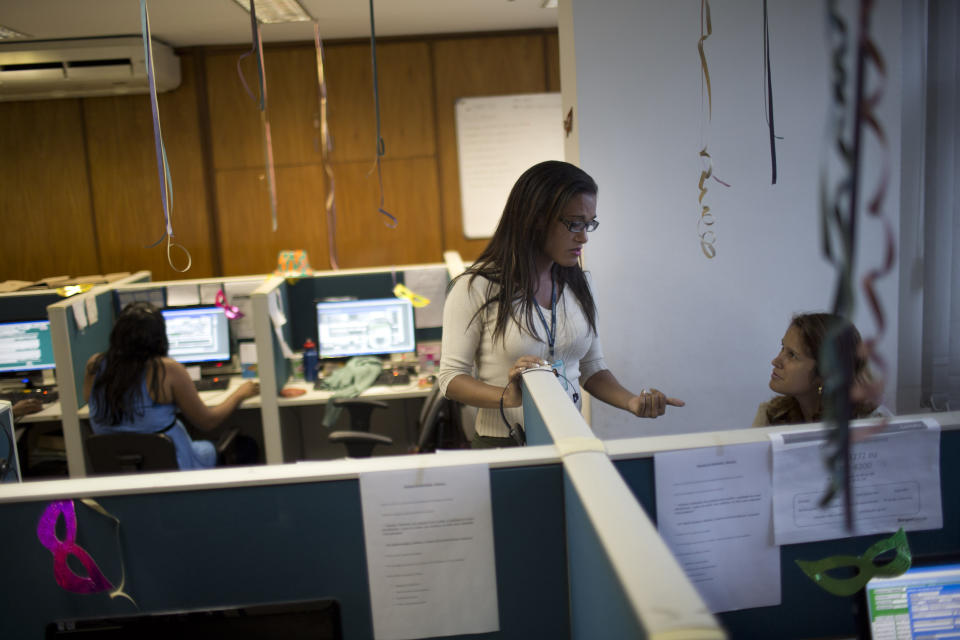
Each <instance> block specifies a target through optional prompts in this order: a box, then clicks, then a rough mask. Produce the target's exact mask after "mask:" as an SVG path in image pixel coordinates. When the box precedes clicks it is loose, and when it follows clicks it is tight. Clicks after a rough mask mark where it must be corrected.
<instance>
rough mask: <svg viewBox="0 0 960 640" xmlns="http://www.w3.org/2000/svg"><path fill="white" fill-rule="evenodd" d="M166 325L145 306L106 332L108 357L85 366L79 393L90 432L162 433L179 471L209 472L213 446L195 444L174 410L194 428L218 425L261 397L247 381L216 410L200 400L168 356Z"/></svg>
mask: <svg viewBox="0 0 960 640" xmlns="http://www.w3.org/2000/svg"><path fill="white" fill-rule="evenodd" d="M168 348H169V345H168V343H167V332H166V323H165V322H164V320H163V315H162V314H161V313H160V310H159V309H157V308H156V307H154V306H153V305H151V304H149V303H147V302H133V303H131V304H129V305H127V306H126V307H125V308H124V310H123V311H122V312H121V313H120V316H119V317H118V318H117V322H116V324H115V325H114V326H113V330H112V331H111V332H110V346H109V348H108V349H107V351H106V353H99V354H96V355H94V356H93V357H92V358H90V360H89V361H88V362H87V370H86V377H85V379H84V384H83V395H84V397H85V398H86V399H87V402H88V403H89V404H90V426H91V427H92V428H93V431H94V433H110V432H113V431H132V432H137V433H157V432H161V433H165V434H166V435H167V436H168V437H169V438H170V439H171V440H173V443H174V445H175V447H176V450H177V465H178V466H179V467H180V468H181V469H207V468H210V467H213V466H214V465H216V463H217V453H216V449H215V447H214V444H213V443H212V442H210V441H207V440H200V441H196V442H194V441H193V440H192V439H191V438H190V435H189V434H188V433H187V430H186V428H185V427H184V426H183V423H182V422H181V421H180V420H178V419H177V415H176V414H177V411H178V410H179V411H181V412H183V415H184V416H186V418H187V420H189V421H190V423H191V424H193V425H195V426H196V427H197V428H199V429H202V430H204V431H209V430H212V429H215V428H216V427H218V426H219V425H220V424H221V423H222V422H223V421H224V420H225V419H226V418H227V417H228V416H229V415H230V414H231V413H233V411H234V410H235V409H236V408H237V407H238V406H240V403H241V402H243V401H244V400H246V399H247V398H250V397H253V396H255V395H257V394H259V393H260V385H259V384H257V383H255V382H251V381H247V382H244V383H243V384H242V385H241V386H240V387H239V388H238V389H237V390H236V391H234V392H233V393H232V394H230V396H229V397H228V398H227V399H226V400H224V401H223V402H221V403H220V404H219V405H217V406H215V407H208V406H207V405H206V404H204V403H203V400H201V399H200V394H198V393H197V390H196V388H195V387H194V385H193V381H192V380H191V379H190V374H189V373H187V370H186V368H185V367H184V366H183V365H182V364H180V363H179V362H176V361H175V360H172V359H171V358H168V357H167V350H168Z"/></svg>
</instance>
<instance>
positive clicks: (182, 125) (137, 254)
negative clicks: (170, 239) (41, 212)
mask: <svg viewBox="0 0 960 640" xmlns="http://www.w3.org/2000/svg"><path fill="white" fill-rule="evenodd" d="M181 74H182V80H181V84H180V87H179V88H178V89H176V90H175V91H171V92H168V93H162V94H160V95H159V96H158V106H159V111H160V123H161V125H162V129H163V139H164V146H165V148H166V151H167V160H168V162H169V165H170V175H171V182H172V186H173V201H172V203H173V208H172V213H171V220H172V221H173V230H174V234H175V240H176V242H177V243H179V244H181V245H183V246H184V247H186V248H187V250H188V251H189V252H190V254H191V256H192V259H193V265H192V267H191V268H190V270H189V271H188V272H186V273H179V272H177V271H176V270H174V269H173V268H172V267H171V266H170V265H169V263H168V262H167V253H166V242H163V243H161V244H160V245H158V246H156V247H151V248H147V245H150V244H152V243H153V242H155V241H156V240H157V239H158V238H159V237H160V236H161V235H162V234H163V232H164V229H165V222H164V215H163V206H162V203H161V200H160V182H159V178H158V174H157V159H156V150H155V146H154V135H153V115H152V113H151V110H150V98H149V96H146V95H137V96H121V97H110V98H85V99H84V101H83V102H84V121H85V126H86V131H87V153H88V155H89V160H90V162H89V166H90V183H91V186H92V189H93V202H94V211H95V212H96V229H97V238H98V239H99V242H100V249H101V254H102V256H103V258H102V263H103V269H104V270H105V271H107V272H112V271H137V270H140V269H149V270H150V271H151V272H152V273H153V279H154V280H168V279H177V278H206V277H209V276H212V275H214V265H213V261H212V257H211V253H212V252H211V249H212V247H211V233H210V214H209V212H208V211H207V192H206V183H205V180H204V168H203V160H202V152H201V148H200V130H199V123H198V119H197V96H196V83H195V79H194V72H193V62H192V59H191V58H190V56H189V55H187V56H184V55H181ZM171 255H172V258H173V263H174V265H176V266H177V267H178V268H180V269H182V268H184V267H185V266H186V256H185V255H184V254H183V253H182V252H181V251H179V250H174V251H173V252H172V254H171Z"/></svg>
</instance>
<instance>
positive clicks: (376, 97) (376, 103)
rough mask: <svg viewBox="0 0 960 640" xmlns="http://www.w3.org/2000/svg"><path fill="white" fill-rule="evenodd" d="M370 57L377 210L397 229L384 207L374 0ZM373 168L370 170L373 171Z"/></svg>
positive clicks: (392, 216) (371, 0) (384, 222)
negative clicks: (377, 196)
mask: <svg viewBox="0 0 960 640" xmlns="http://www.w3.org/2000/svg"><path fill="white" fill-rule="evenodd" d="M370 57H371V59H372V64H373V107H374V112H375V113H376V118H377V156H376V159H375V160H374V165H375V166H374V167H373V169H376V170H377V182H378V183H379V185H380V206H379V207H378V208H377V211H378V212H380V213H381V214H383V215H384V216H386V217H387V220H384V221H383V224H384V226H385V227H387V228H389V229H396V228H397V225H399V224H400V222H399V221H398V220H397V218H396V216H394V215H393V214H392V213H390V212H389V211H387V210H386V209H384V208H383V207H384V196H383V169H382V167H381V166H380V158H382V157H383V156H384V155H385V154H386V153H387V147H386V144H384V142H383V137H382V136H381V135H380V89H379V83H378V82H377V30H376V27H375V25H374V19H373V0H370ZM373 169H371V170H370V171H371V173H372V172H373Z"/></svg>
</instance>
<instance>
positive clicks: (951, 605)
mask: <svg viewBox="0 0 960 640" xmlns="http://www.w3.org/2000/svg"><path fill="white" fill-rule="evenodd" d="M864 596H865V597H866V613H867V617H868V623H869V626H870V637H871V638H873V639H874V640H877V639H879V638H904V639H909V640H921V639H932V638H958V637H960V558H956V559H952V560H951V561H950V562H949V563H945V564H925V565H923V566H914V567H913V568H911V569H910V570H909V571H907V572H906V573H904V574H903V575H902V576H897V577H896V578H873V579H871V580H870V581H869V582H867V586H866V587H865V588H864Z"/></svg>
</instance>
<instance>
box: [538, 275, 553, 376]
mask: <svg viewBox="0 0 960 640" xmlns="http://www.w3.org/2000/svg"><path fill="white" fill-rule="evenodd" d="M534 302H536V300H534ZM537 315H539V316H540V322H542V323H543V330H544V331H546V332H547V345H548V346H549V347H550V362H551V363H552V362H553V345H554V344H555V343H556V340H557V281H556V280H554V279H553V274H550V326H549V327H548V326H547V319H546V318H544V317H543V311H541V310H540V303H539V302H537Z"/></svg>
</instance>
